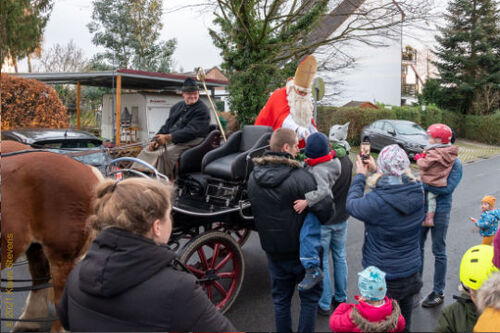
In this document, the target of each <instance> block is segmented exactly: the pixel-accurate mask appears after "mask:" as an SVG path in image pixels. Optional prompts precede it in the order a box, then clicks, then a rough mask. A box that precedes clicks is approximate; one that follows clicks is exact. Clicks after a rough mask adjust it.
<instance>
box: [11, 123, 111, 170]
mask: <svg viewBox="0 0 500 333" xmlns="http://www.w3.org/2000/svg"><path fill="white" fill-rule="evenodd" d="M2 140H13V141H17V142H20V143H23V144H25V145H28V146H31V147H33V148H35V149H48V150H51V151H54V152H56V153H60V154H68V153H72V152H81V151H86V150H95V151H96V152H95V153H91V154H86V155H81V156H72V158H74V159H75V160H78V161H80V162H82V163H85V164H89V165H92V166H94V167H96V168H98V169H99V170H100V171H101V172H102V173H103V174H104V173H105V168H106V165H108V164H109V162H110V161H111V156H110V155H109V153H108V152H107V151H106V150H105V149H104V146H103V144H102V140H100V139H99V138H98V137H96V136H94V135H92V134H90V133H88V132H85V131H80V130H75V129H52V128H23V129H15V130H4V131H2ZM99 149H102V150H101V151H99Z"/></svg>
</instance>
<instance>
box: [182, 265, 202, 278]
mask: <svg viewBox="0 0 500 333" xmlns="http://www.w3.org/2000/svg"><path fill="white" fill-rule="evenodd" d="M186 267H187V269H189V270H190V271H191V273H193V274H194V275H196V276H198V277H202V276H203V275H205V272H203V271H201V270H199V269H198V268H194V267H193V266H191V265H186Z"/></svg>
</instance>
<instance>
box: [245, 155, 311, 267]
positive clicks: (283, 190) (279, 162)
mask: <svg viewBox="0 0 500 333" xmlns="http://www.w3.org/2000/svg"><path fill="white" fill-rule="evenodd" d="M253 161H254V164H255V167H254V169H253V171H252V173H251V174H250V177H249V179H248V198H249V199H250V202H251V204H252V213H253V215H254V217H255V226H256V228H257V232H258V233H259V238H260V243H261V245H262V249H264V251H265V252H266V253H267V255H268V256H269V258H270V259H271V260H274V261H280V260H294V259H297V260H298V259H299V235H300V228H301V227H302V224H303V223H304V219H305V217H306V214H307V210H304V211H303V212H302V213H301V214H297V213H296V212H295V210H294V209H293V203H294V201H295V200H298V199H304V198H305V196H304V195H305V193H307V192H310V191H313V190H315V189H316V182H315V180H314V177H313V175H312V174H310V173H309V172H307V171H306V170H304V169H303V168H302V166H301V164H300V163H299V162H297V161H295V160H293V159H291V155H289V154H286V153H274V152H267V153H265V154H264V156H263V157H260V158H254V159H253Z"/></svg>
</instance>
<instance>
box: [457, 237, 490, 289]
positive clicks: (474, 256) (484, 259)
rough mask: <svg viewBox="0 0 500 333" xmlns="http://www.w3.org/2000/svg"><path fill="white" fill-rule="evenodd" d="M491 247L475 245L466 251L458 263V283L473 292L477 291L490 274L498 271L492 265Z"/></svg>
mask: <svg viewBox="0 0 500 333" xmlns="http://www.w3.org/2000/svg"><path fill="white" fill-rule="evenodd" d="M492 259H493V246H490V245H476V246H473V247H471V248H470V249H468V250H467V251H466V252H465V254H464V256H463V257H462V262H461V263H460V281H461V282H462V283H463V284H464V285H465V286H466V287H467V288H470V289H473V290H478V289H479V288H480V287H481V285H482V284H483V282H484V281H486V280H488V277H489V276H490V274H491V273H493V272H495V271H497V270H498V269H497V268H496V267H495V266H494V265H493V263H492Z"/></svg>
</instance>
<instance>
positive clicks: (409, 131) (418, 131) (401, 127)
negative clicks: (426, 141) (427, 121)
mask: <svg viewBox="0 0 500 333" xmlns="http://www.w3.org/2000/svg"><path fill="white" fill-rule="evenodd" d="M396 130H397V131H398V133H399V134H402V135H425V130H424V129H423V128H422V127H420V126H418V125H417V124H414V123H402V124H397V125H396Z"/></svg>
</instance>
